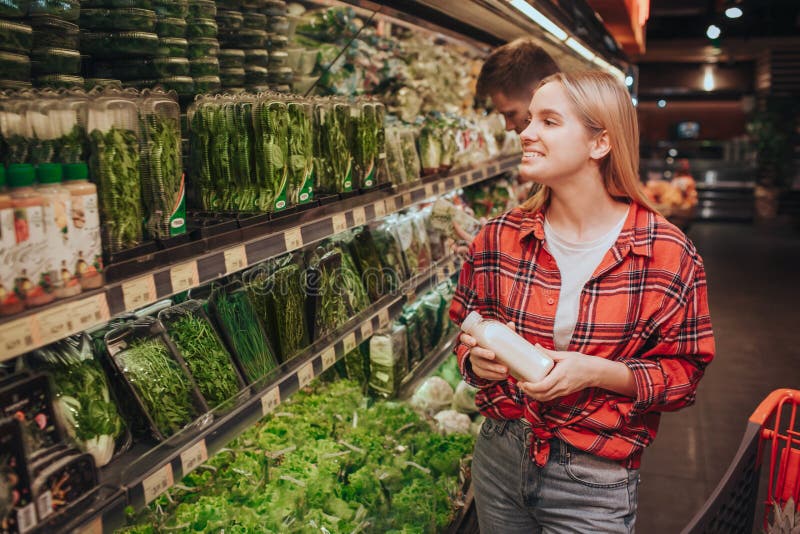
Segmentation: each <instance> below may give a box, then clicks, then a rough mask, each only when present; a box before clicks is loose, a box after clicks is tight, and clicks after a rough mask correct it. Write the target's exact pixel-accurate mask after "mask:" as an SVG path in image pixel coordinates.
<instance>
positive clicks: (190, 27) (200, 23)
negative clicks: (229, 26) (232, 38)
mask: <svg viewBox="0 0 800 534" xmlns="http://www.w3.org/2000/svg"><path fill="white" fill-rule="evenodd" d="M218 32H219V29H218V28H217V23H216V21H215V20H214V19H200V18H192V19H189V20H188V21H187V25H186V37H187V38H189V39H194V38H197V37H216V36H217V33H218Z"/></svg>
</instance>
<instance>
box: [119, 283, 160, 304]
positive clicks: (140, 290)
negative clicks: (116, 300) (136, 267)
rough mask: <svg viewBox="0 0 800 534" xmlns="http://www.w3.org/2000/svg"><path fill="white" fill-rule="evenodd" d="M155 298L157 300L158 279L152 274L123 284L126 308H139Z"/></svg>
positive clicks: (123, 297)
mask: <svg viewBox="0 0 800 534" xmlns="http://www.w3.org/2000/svg"><path fill="white" fill-rule="evenodd" d="M154 300H156V280H155V278H153V275H152V274H150V275H147V276H141V277H139V278H134V279H133V280H130V281H128V282H124V283H123V284H122V301H123V302H124V303H125V309H126V310H128V311H133V310H137V309H139V308H141V307H142V306H145V305H146V304H150V303H151V302H153V301H154Z"/></svg>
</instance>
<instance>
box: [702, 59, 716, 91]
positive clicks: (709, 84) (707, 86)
mask: <svg viewBox="0 0 800 534" xmlns="http://www.w3.org/2000/svg"><path fill="white" fill-rule="evenodd" d="M703 70H704V71H705V72H704V73H703V89H704V90H706V91H713V90H714V68H713V67H712V66H711V65H706V66H705V69H703Z"/></svg>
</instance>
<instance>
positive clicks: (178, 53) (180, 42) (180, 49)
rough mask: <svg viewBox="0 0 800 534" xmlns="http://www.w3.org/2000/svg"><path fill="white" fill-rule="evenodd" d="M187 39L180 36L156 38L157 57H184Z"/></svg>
mask: <svg viewBox="0 0 800 534" xmlns="http://www.w3.org/2000/svg"><path fill="white" fill-rule="evenodd" d="M188 51H189V41H187V40H186V39H183V38H182V37H161V38H159V39H158V51H157V52H156V56H157V57H186V54H187V53H188Z"/></svg>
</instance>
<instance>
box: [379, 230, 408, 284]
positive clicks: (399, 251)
mask: <svg viewBox="0 0 800 534" xmlns="http://www.w3.org/2000/svg"><path fill="white" fill-rule="evenodd" d="M392 226H393V225H392V222H391V219H389V220H386V221H381V222H377V223H373V224H372V225H370V229H371V233H372V239H373V241H374V242H375V248H376V249H377V250H378V254H379V256H380V258H381V261H382V262H383V264H384V280H386V282H387V283H388V284H390V287H391V290H396V289H398V288H399V287H400V284H401V283H403V282H405V281H406V280H408V278H409V277H410V275H409V273H408V268H407V267H406V263H405V257H404V255H403V248H402V246H401V245H400V240H399V238H398V237H397V234H396V233H395V232H394V230H393V228H392Z"/></svg>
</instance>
